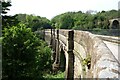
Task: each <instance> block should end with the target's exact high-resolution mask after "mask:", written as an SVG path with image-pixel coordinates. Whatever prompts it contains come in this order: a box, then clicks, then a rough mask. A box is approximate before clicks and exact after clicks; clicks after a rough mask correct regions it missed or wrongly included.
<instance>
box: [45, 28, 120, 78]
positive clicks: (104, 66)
mask: <svg viewBox="0 0 120 80" xmlns="http://www.w3.org/2000/svg"><path fill="white" fill-rule="evenodd" d="M69 31H71V30H64V29H62V30H59V41H60V46H61V45H63V44H64V47H65V49H68V39H69V37H68V33H69ZM45 33H46V36H45V37H46V39H45V40H47V41H48V42H50V40H51V39H48V38H51V37H50V36H51V35H50V33H51V32H50V30H46V32H45ZM48 36H49V37H48ZM55 36H56V37H57V35H56V30H55ZM56 37H55V39H56ZM73 40H74V50H73V53H74V61H75V62H74V76H73V77H74V78H118V76H120V64H119V62H118V61H117V60H116V59H115V57H114V56H113V54H112V53H111V51H110V50H109V49H108V47H107V46H106V44H105V43H104V42H103V41H102V39H100V38H99V37H98V36H96V35H94V34H92V33H90V32H87V31H79V30H74V39H73ZM60 48H61V47H60ZM67 51H68V50H66V52H65V55H66V54H67ZM68 55H69V54H68ZM68 57H69V56H68ZM68 57H67V58H66V59H69V58H68ZM89 57H90V68H88V66H87V64H84V61H85V60H86V59H87V58H89ZM68 61H69V60H66V62H67V63H68ZM67 63H66V65H67V66H66V71H67V68H68V64H67ZM80 71H81V72H80ZM66 74H68V73H66Z"/></svg>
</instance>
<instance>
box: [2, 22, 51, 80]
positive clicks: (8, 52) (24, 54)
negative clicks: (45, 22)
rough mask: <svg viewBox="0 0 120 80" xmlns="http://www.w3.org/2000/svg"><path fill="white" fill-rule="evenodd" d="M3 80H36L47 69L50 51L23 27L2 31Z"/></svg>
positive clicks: (28, 29)
mask: <svg viewBox="0 0 120 80" xmlns="http://www.w3.org/2000/svg"><path fill="white" fill-rule="evenodd" d="M3 32H4V34H3V42H2V46H3V47H2V48H3V49H2V55H3V60H2V61H3V62H2V65H3V71H2V72H3V80H8V79H11V80H16V79H20V80H25V79H26V80H29V79H30V80H37V79H39V78H41V77H42V72H43V71H44V70H45V69H46V68H47V67H49V64H50V56H51V50H50V48H48V47H47V44H46V43H45V42H43V41H42V40H40V39H39V38H37V37H36V35H35V34H34V33H33V32H32V31H31V29H30V28H26V27H25V26H24V25H22V24H20V25H19V26H13V27H11V28H5V29H4V30H3Z"/></svg>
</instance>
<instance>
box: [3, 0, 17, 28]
mask: <svg viewBox="0 0 120 80" xmlns="http://www.w3.org/2000/svg"><path fill="white" fill-rule="evenodd" d="M10 6H12V5H11V2H8V1H2V29H4V28H8V27H10V26H16V25H17V24H18V23H19V21H18V20H17V19H16V18H15V17H16V16H7V15H5V14H6V13H7V11H9V10H10V9H9V8H8V7H10ZM3 14H4V15H3Z"/></svg>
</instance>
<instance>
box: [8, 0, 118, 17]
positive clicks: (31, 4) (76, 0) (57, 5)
mask: <svg viewBox="0 0 120 80" xmlns="http://www.w3.org/2000/svg"><path fill="white" fill-rule="evenodd" d="M119 1H120V0H11V4H12V6H11V7H10V11H9V12H8V15H15V14H19V13H26V14H34V15H37V16H41V17H46V18H48V19H51V18H53V17H54V16H56V15H59V14H61V13H65V12H68V11H70V12H73V11H76V12H77V11H82V12H86V11H87V10H95V11H98V12H99V11H102V10H105V11H108V10H112V9H115V10H118V2H119Z"/></svg>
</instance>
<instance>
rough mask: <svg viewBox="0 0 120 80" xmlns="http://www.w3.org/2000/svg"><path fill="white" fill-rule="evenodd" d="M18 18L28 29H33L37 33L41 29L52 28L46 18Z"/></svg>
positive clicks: (18, 15) (20, 16) (33, 16)
mask: <svg viewBox="0 0 120 80" xmlns="http://www.w3.org/2000/svg"><path fill="white" fill-rule="evenodd" d="M16 18H17V19H18V20H19V21H20V22H21V23H23V24H25V25H26V26H27V27H29V28H31V29H32V31H37V30H38V29H39V28H41V29H42V28H43V29H47V28H51V25H50V21H49V20H48V19H47V18H45V17H40V16H35V15H27V14H17V15H16Z"/></svg>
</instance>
